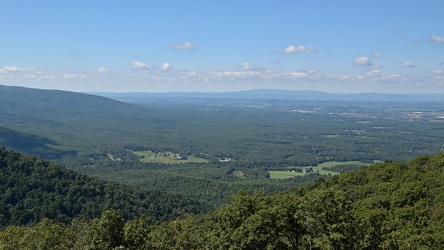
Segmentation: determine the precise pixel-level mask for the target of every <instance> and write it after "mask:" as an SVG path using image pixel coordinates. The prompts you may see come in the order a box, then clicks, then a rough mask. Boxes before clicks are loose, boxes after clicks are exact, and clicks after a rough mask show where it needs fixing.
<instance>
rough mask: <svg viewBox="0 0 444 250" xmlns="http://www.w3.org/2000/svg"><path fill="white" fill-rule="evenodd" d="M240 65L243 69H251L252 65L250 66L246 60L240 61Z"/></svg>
mask: <svg viewBox="0 0 444 250" xmlns="http://www.w3.org/2000/svg"><path fill="white" fill-rule="evenodd" d="M240 67H241V68H242V69H243V70H253V66H251V65H250V64H249V63H246V62H244V63H241V64H240Z"/></svg>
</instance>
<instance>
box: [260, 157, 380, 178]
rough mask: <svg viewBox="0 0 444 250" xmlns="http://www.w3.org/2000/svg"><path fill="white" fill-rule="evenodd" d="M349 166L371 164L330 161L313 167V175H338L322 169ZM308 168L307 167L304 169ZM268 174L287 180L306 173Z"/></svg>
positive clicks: (283, 172) (271, 172)
mask: <svg viewBox="0 0 444 250" xmlns="http://www.w3.org/2000/svg"><path fill="white" fill-rule="evenodd" d="M373 162H374V163H378V162H381V161H377V160H375V161H373ZM349 164H353V165H362V166H367V165H369V163H362V162H359V161H342V162H340V161H330V162H324V163H322V164H319V165H317V166H315V167H313V173H319V174H321V175H329V174H330V175H336V174H339V172H336V171H329V170H323V169H322V168H330V167H334V166H339V165H349ZM303 168H306V167H303ZM268 173H269V174H270V178H271V179H286V178H291V177H295V176H302V175H305V173H299V172H290V171H268Z"/></svg>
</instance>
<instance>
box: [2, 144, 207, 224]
mask: <svg viewBox="0 0 444 250" xmlns="http://www.w3.org/2000/svg"><path fill="white" fill-rule="evenodd" d="M0 190H1V192H0V227H5V226H7V225H27V224H36V223H38V222H40V221H42V220H43V219H44V218H49V219H52V220H55V221H58V222H63V223H68V222H70V221H71V219H72V218H75V217H82V218H95V217H97V216H99V215H100V214H101V213H102V211H103V210H105V209H119V210H121V211H122V214H123V216H124V218H126V219H128V218H136V217H139V216H140V215H146V216H147V217H152V218H153V219H154V220H156V221H164V220H167V219H171V218H174V217H177V216H179V215H181V214H182V213H197V212H199V211H205V206H203V205H201V204H199V203H198V202H195V201H192V200H188V199H184V198H183V197H180V196H177V195H171V194H167V193H163V192H159V191H148V190H144V191H143V192H142V191H141V190H138V189H136V188H130V187H128V186H125V185H120V184H116V183H112V182H105V181H99V180H97V179H94V178H91V177H87V176H85V175H81V174H78V173H76V172H74V171H71V170H68V169H65V168H63V167H60V166H58V165H56V164H54V163H50V162H48V161H45V160H43V159H41V158H37V157H34V156H25V155H22V154H19V153H15V152H13V151H9V150H6V149H5V148H4V147H0Z"/></svg>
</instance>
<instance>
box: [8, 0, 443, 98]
mask: <svg viewBox="0 0 444 250" xmlns="http://www.w3.org/2000/svg"><path fill="white" fill-rule="evenodd" d="M0 6H1V7H0V26H1V30H0V84H3V85H15V86H25V87H33V88H45V89H62V90H71V91H80V92H94V91H101V92H103V91H105V92H142V91H143V92H166V91H169V92H175V91H199V92H210V91H238V90H245V89H264V88H269V89H291V90H318V91H325V92H345V93H348V92H350V93H362V92H380V93H437V92H439V93H444V14H443V10H444V1H442V0H436V1H434V0H430V1H428V0H427V1H424V0H422V1H413V0H404V1H389V0H388V1H387V0H386V1H379V0H376V1H340V0H338V1H316V0H315V1H297V0H293V1H286V0H281V1H280V0H274V1H265V0H264V1H250V0H245V1H232V0H225V1H217V0H215V1H197V0H196V1H184V0H182V1H149V0H145V1H137V0H127V1H112V0H109V1H101V0H94V1H83V0H77V1H45V0H40V1H21V0H17V1H3V2H2V4H1V5H0Z"/></svg>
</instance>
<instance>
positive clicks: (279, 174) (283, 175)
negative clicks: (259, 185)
mask: <svg viewBox="0 0 444 250" xmlns="http://www.w3.org/2000/svg"><path fill="white" fill-rule="evenodd" d="M268 173H269V174H270V178H271V179H287V178H291V177H295V176H302V175H305V174H304V173H300V172H289V171H268Z"/></svg>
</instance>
